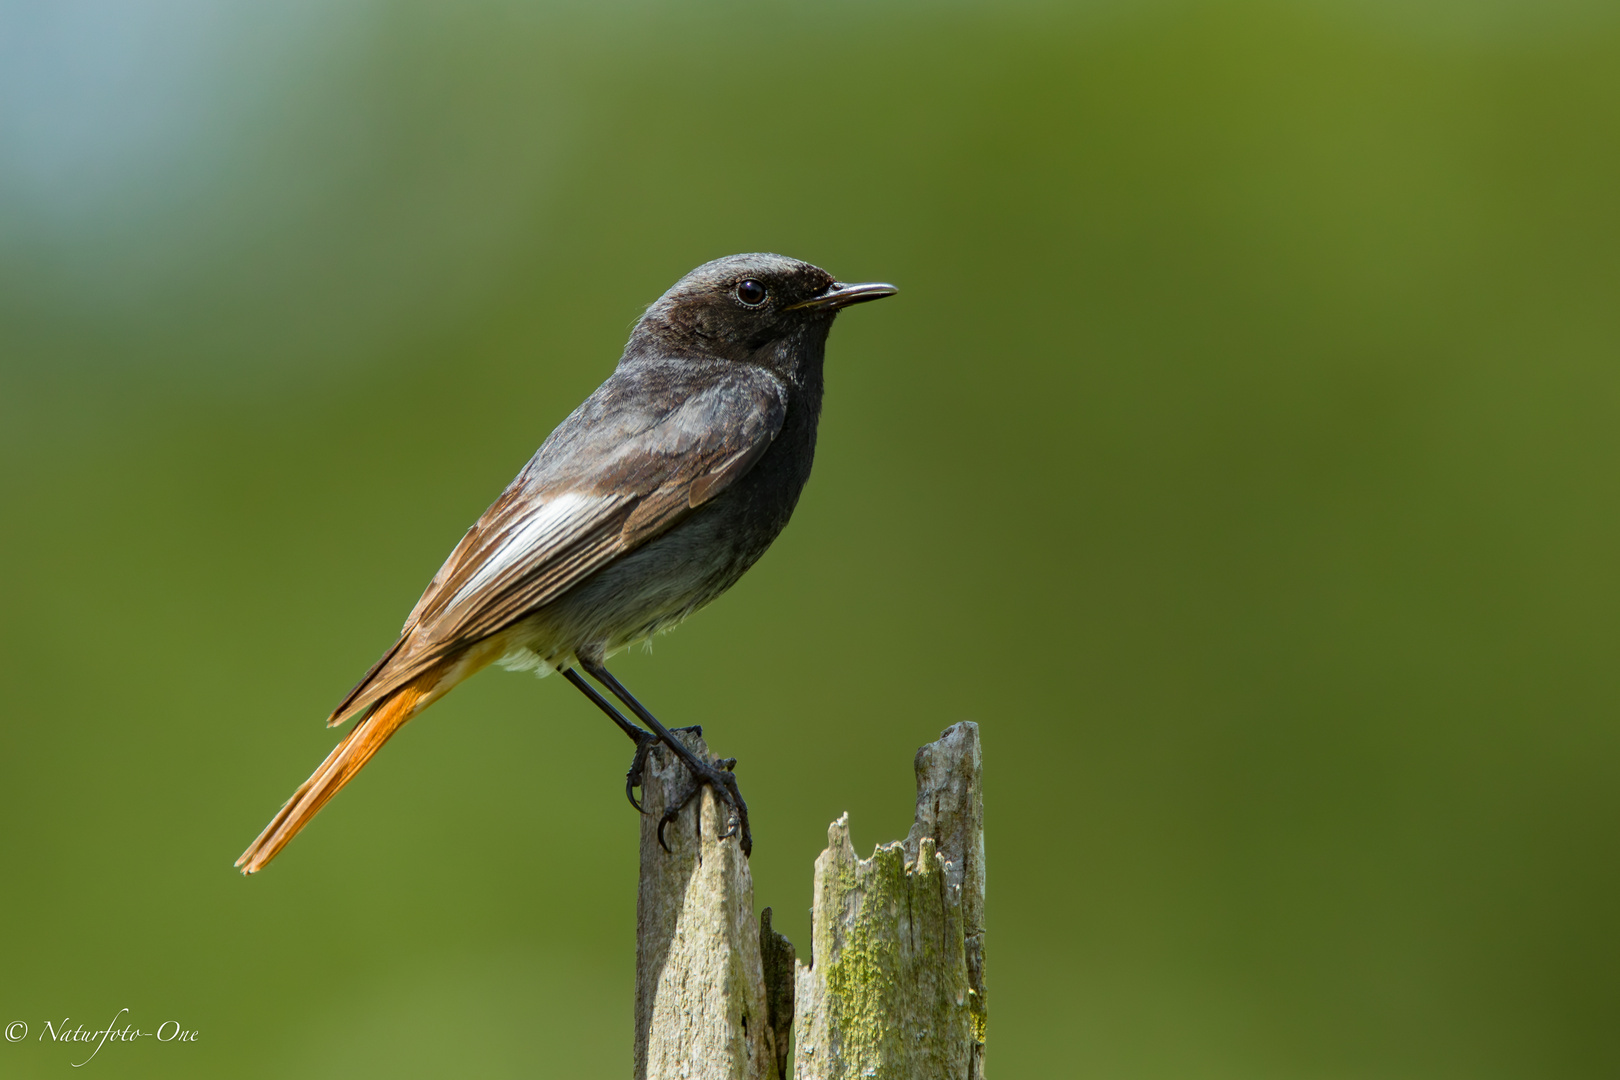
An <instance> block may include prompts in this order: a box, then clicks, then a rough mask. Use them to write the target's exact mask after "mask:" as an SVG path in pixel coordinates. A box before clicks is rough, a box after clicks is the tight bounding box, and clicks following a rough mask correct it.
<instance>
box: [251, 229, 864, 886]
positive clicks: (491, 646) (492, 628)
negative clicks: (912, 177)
mask: <svg viewBox="0 0 1620 1080" xmlns="http://www.w3.org/2000/svg"><path fill="white" fill-rule="evenodd" d="M894 292H895V288H894V286H892V285H884V284H878V283H872V284H865V285H845V284H841V283H840V282H838V281H835V280H833V277H832V275H831V274H829V273H827V272H826V271H825V270H821V269H819V268H817V267H814V266H811V265H810V264H809V263H803V262H799V261H797V260H795V259H788V258H784V257H782V256H780V255H765V254H756V255H733V256H730V257H729V258H725V259H717V260H716V261H714V262H711V263H708V264H706V265H704V266H700V267H698V268H697V269H696V270H694V271H692V272H691V273H690V274H687V275H686V276H685V277H684V278H682V279H681V280H680V281H679V282H677V283H676V284H675V287H674V288H672V289H670V290H669V291H668V292H667V293H665V294H664V295H663V296H661V297H660V298H659V299H658V301H657V302H656V303H654V304H653V305H652V306H651V307H650V308H648V309H647V313H646V314H645V315H643V316H642V317H641V319H640V321H639V322H637V324H636V328H635V330H634V331H632V332H631V334H630V341H629V343H628V344H627V345H626V346H625V349H624V355H623V357H622V358H621V359H620V360H619V366H618V368H617V369H615V371H614V372H613V375H612V376H611V377H610V378H609V379H608V380H607V382H605V383H603V384H602V385H601V386H600V387H598V388H597V390H596V392H595V393H594V394H592V395H591V396H590V397H589V398H587V399H586V400H585V403H584V404H583V405H581V406H580V407H579V408H577V409H575V410H574V412H573V413H572V415H570V416H569V417H568V419H566V420H564V421H563V422H562V423H561V424H560V425H559V426H558V427H557V430H555V431H553V432H552V433H551V436H550V438H548V439H546V441H545V443H544V444H543V445H542V446H541V447H540V449H539V451H538V452H537V453H536V454H535V455H534V458H533V459H532V460H531V461H530V462H529V463H528V465H526V466H524V468H523V471H522V472H520V473H519V474H518V476H517V479H516V480H513V481H512V483H511V484H510V485H509V486H508V487H507V489H506V490H505V491H504V492H502V493H501V497H500V498H499V499H496V500H495V503H494V505H493V506H491V507H490V508H489V509H488V510H486V511H485V512H484V515H483V516H482V517H480V518H479V519H478V523H477V524H475V525H474V526H473V527H472V528H471V529H469V530H467V535H466V536H464V537H462V538H461V543H459V544H457V545H456V548H455V550H454V551H452V552H451V553H450V557H449V558H448V559H446V560H445V563H444V565H443V566H442V567H440V568H439V572H438V573H437V574H435V575H434V576H433V580H432V582H430V583H429V584H428V587H427V591H426V592H424V593H423V594H422V598H421V599H420V600H418V601H417V602H416V607H415V608H414V609H412V611H411V614H410V617H409V618H407V619H406V620H405V628H404V630H403V631H402V632H401V633H400V637H399V640H398V641H396V642H395V643H394V645H393V647H392V648H390V649H389V650H388V651H387V652H386V653H384V654H383V657H382V659H381V660H379V661H377V663H376V664H375V665H374V666H373V667H372V669H371V670H370V671H368V672H366V675H365V677H364V678H362V679H361V680H360V683H359V685H357V686H356V687H355V688H354V689H353V690H351V691H350V692H349V696H348V697H346V698H344V699H343V702H342V703H341V704H340V705H338V707H337V709H336V710H335V711H334V712H333V713H332V715H331V717H330V718H329V720H328V721H327V723H328V725H329V726H332V725H337V724H341V723H343V722H344V721H346V720H349V719H351V718H353V717H355V716H359V717H361V719H360V722H359V723H358V724H357V725H356V726H355V728H354V730H353V731H351V732H350V733H349V734H348V736H347V737H346V738H345V739H344V740H343V741H342V742H340V743H338V745H337V747H336V748H335V749H334V750H333V751H332V752H331V753H330V754H328V755H327V758H326V760H325V761H323V762H321V765H320V767H319V768H318V769H316V770H315V772H314V775H312V776H311V777H310V778H309V779H308V780H306V781H304V783H303V785H302V786H301V787H299V789H298V790H297V791H296V792H294V793H293V797H292V798H291V799H289V800H287V804H286V805H285V806H283V807H282V808H281V812H280V813H278V814H276V816H275V817H274V818H273V819H272V820H271V822H270V824H269V825H267V826H265V829H264V832H262V833H260V834H259V837H258V839H256V840H254V841H253V843H252V844H251V845H249V846H248V849H247V850H246V851H245V852H243V853H242V857H241V858H239V859H237V860H236V865H237V866H239V867H241V869H242V872H243V873H244V874H251V873H254V872H255V871H257V870H259V869H261V868H262V867H263V866H264V865H265V864H266V863H268V862H269V861H270V860H271V859H273V858H274V857H275V855H276V853H277V852H279V851H280V850H281V849H282V848H283V847H285V846H286V844H287V842H288V841H289V840H291V839H292V838H293V837H294V836H295V835H297V833H298V830H299V829H302V828H303V827H304V825H305V824H306V823H307V822H308V821H309V819H310V818H311V817H313V816H314V815H315V813H316V811H318V810H319V809H320V808H321V807H322V806H324V805H325V804H326V801H327V800H328V799H330V798H331V797H332V796H333V795H335V794H337V791H338V789H339V788H341V787H342V786H343V785H344V784H346V783H348V782H349V780H350V779H352V778H353V777H354V775H355V773H357V772H359V771H360V767H361V766H363V765H364V764H365V763H366V762H367V761H369V760H370V759H371V755H373V754H375V753H376V752H377V750H378V748H379V747H381V746H382V744H383V743H385V742H387V741H388V737H389V736H390V735H392V734H393V733H394V732H396V731H398V730H399V728H400V727H401V725H403V724H404V723H405V721H407V720H409V719H410V718H411V717H413V716H415V715H416V714H417V713H419V712H421V711H422V710H423V709H425V708H427V707H428V706H429V705H431V704H432V703H433V702H434V701H436V700H438V699H439V698H440V697H442V696H444V695H445V694H446V693H448V692H449V691H450V689H451V688H452V687H454V686H455V685H456V684H457V683H459V682H461V680H463V679H465V678H467V677H468V676H469V675H472V674H473V673H475V672H477V671H479V670H480V669H482V668H484V667H485V666H487V665H489V664H490V663H499V664H501V665H503V666H505V667H509V668H515V669H520V670H521V669H525V668H536V669H539V670H540V671H541V672H542V673H543V672H547V671H559V672H561V673H562V674H563V676H564V678H566V679H567V680H568V681H569V682H571V683H573V684H574V686H576V687H578V688H579V690H580V691H582V692H583V693H584V694H585V695H586V696H587V697H589V698H590V699H591V701H592V702H594V703H595V704H596V706H597V707H598V708H600V709H601V710H602V711H603V712H605V713H607V714H608V716H610V717H611V718H612V719H613V720H614V721H615V722H616V723H617V724H618V725H619V727H620V728H621V729H623V730H624V732H625V733H626V734H627V735H629V736H630V737H631V738H632V739H634V740H635V742H636V753H635V757H634V759H633V761H632V763H631V767H630V773H629V775H628V777H627V779H626V792H627V793H629V791H630V790H631V789H632V788H633V787H634V786H635V785H637V784H639V783H640V780H641V770H642V765H643V762H644V761H645V759H646V754H647V751H648V750H649V749H650V748H651V747H652V746H653V745H654V744H656V743H657V742H659V741H663V742H664V743H666V744H667V745H668V746H669V748H670V749H671V750H672V751H673V752H674V753H675V754H676V755H677V756H679V757H680V758H681V760H683V761H684V762H685V763H686V765H687V767H688V768H689V769H690V770H691V772H692V775H693V777H694V778H695V780H696V781H698V782H700V783H706V784H709V785H711V786H712V787H713V788H714V790H715V794H716V796H717V797H719V798H720V799H722V800H723V801H724V802H725V803H726V804H727V806H728V808H729V822H728V828H727V830H726V832H725V833H724V834H723V835H726V836H730V835H732V834H733V833H735V832H737V831H739V830H740V831H741V842H742V846H743V850H744V851H745V852H746V851H747V850H749V848H750V847H751V839H750V836H749V830H748V809H747V806H746V805H745V804H744V803H743V800H742V796H741V794H740V793H739V792H738V790H737V781H736V778H735V776H734V775H733V774H732V772H731V768H730V767H731V765H732V764H733V763H732V762H730V761H720V762H709V761H702V760H699V759H698V758H697V756H696V755H694V754H693V753H692V752H691V751H690V750H689V749H687V747H686V746H685V745H684V744H683V743H681V741H680V740H679V739H676V738H674V737H672V736H671V735H670V733H669V731H668V730H667V729H666V728H665V727H664V726H663V725H662V724H660V723H659V722H658V720H657V719H656V718H654V716H653V715H652V713H650V712H648V711H647V709H646V708H645V707H644V706H642V704H641V703H640V702H639V701H637V700H636V699H635V697H633V696H632V695H631V693H630V691H628V690H626V689H625V688H624V685H623V684H622V683H620V682H619V680H618V679H616V678H614V677H613V675H612V674H611V673H609V671H608V670H607V668H606V667H604V666H603V663H604V661H605V660H606V659H607V657H609V656H612V655H613V654H614V653H616V652H618V651H619V650H621V649H623V648H625V647H626V646H628V645H632V644H634V643H636V642H638V641H642V640H645V639H646V638H648V637H651V636H652V635H653V634H656V633H659V632H660V631H662V630H668V629H669V628H671V627H673V626H674V625H675V624H676V623H679V622H680V621H681V620H682V619H684V618H686V617H687V616H688V615H690V614H692V613H693V612H694V611H696V610H697V609H698V608H700V607H702V606H703V605H704V604H707V603H708V602H709V601H710V600H713V599H714V598H715V597H717V596H719V595H720V594H721V593H723V592H725V591H726V590H727V589H728V588H730V587H731V586H732V584H733V583H735V582H736V580H737V579H738V578H739V577H741V576H742V574H743V571H745V570H747V569H748V568H749V567H750V566H752V565H753V564H754V562H755V561H756V560H757V559H758V558H759V557H760V556H761V555H763V554H764V553H765V549H766V548H767V547H769V546H770V544H771V541H772V540H774V539H776V536H777V534H778V533H780V532H781V531H782V528H783V526H785V525H786V524H787V522H788V518H789V516H791V515H792V513H793V507H794V504H795V503H797V502H798V500H799V493H800V492H801V491H802V490H803V489H804V485H805V481H806V480H808V479H809V477H810V465H811V461H812V459H813V458H814V456H815V450H816V422H817V420H818V419H819V418H820V415H821V393H822V370H821V369H822V360H823V357H824V356H825V353H826V345H827V332H828V331H829V330H830V329H831V328H832V323H833V317H834V316H835V315H837V313H838V311H839V310H840V309H842V308H845V307H848V306H849V305H850V304H858V303H861V302H863V301H867V300H876V299H878V298H880V297H884V296H892V295H893V294H894ZM582 671H583V672H584V673H585V674H588V675H590V676H591V678H593V679H595V680H596V681H597V682H598V683H600V684H601V685H602V686H603V687H605V688H606V689H607V691H608V692H609V693H610V694H612V695H613V696H614V697H615V698H617V699H618V700H619V701H620V702H621V703H622V704H623V705H624V706H625V707H626V708H628V709H629V710H630V712H631V713H633V714H634V715H635V716H636V717H638V718H639V719H640V720H641V721H642V722H643V723H645V724H646V725H647V726H648V727H650V728H651V729H652V730H651V731H646V730H643V729H642V728H640V727H638V726H637V725H636V724H634V723H632V722H631V721H629V720H627V719H626V718H625V717H624V716H623V715H622V714H621V713H620V712H619V710H618V709H617V708H615V707H614V706H613V704H611V703H610V702H609V701H608V700H607V698H605V697H603V696H602V694H601V693H599V692H598V691H597V689H596V688H595V687H594V686H592V685H591V684H590V683H589V682H587V681H586V679H585V677H584V675H582V674H581V672H582ZM694 790H697V788H696V787H694ZM634 801H635V800H634V798H633V797H632V798H631V802H632V803H634ZM666 820H668V817H667V816H666ZM661 834H662V825H660V835H661Z"/></svg>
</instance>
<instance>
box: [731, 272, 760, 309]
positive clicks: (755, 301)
mask: <svg viewBox="0 0 1620 1080" xmlns="http://www.w3.org/2000/svg"><path fill="white" fill-rule="evenodd" d="M765 295H766V290H765V286H763V285H761V284H760V283H759V282H757V281H755V280H754V279H753V278H749V279H748V280H747V281H744V282H742V283H741V284H740V285H738V286H737V299H738V300H741V301H742V302H743V304H744V305H746V306H747V307H759V305H761V304H763V303H764V302H765Z"/></svg>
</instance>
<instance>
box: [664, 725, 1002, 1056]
mask: <svg viewBox="0 0 1620 1080" xmlns="http://www.w3.org/2000/svg"><path fill="white" fill-rule="evenodd" d="M692 745H693V749H695V750H696V751H697V752H698V753H707V750H706V749H705V748H704V747H703V745H702V742H701V740H697V741H695V742H693V743H692ZM916 769H917V812H916V818H915V820H914V822H913V824H912V827H911V832H910V834H909V835H908V836H907V837H906V839H905V840H904V841H896V842H894V843H890V844H880V845H878V847H877V850H876V851H874V852H873V855H872V858H870V859H861V858H859V857H858V856H857V855H856V853H855V849H854V846H853V844H852V843H851V842H850V837H849V815H847V814H846V815H844V816H843V817H841V818H839V819H838V820H837V821H835V822H833V824H832V826H831V827H830V828H829V829H828V831H827V849H826V850H825V851H823V852H822V853H821V855H820V857H819V858H817V859H816V868H815V891H814V904H813V906H812V909H811V913H812V917H813V930H812V933H813V936H814V950H813V956H812V962H811V963H810V964H808V965H806V964H803V963H796V962H795V959H794V950H793V946H792V944H791V943H789V942H788V941H787V939H786V938H784V937H782V936H781V935H780V934H777V933H775V932H774V931H772V930H771V928H770V909H768V908H767V909H766V910H765V912H764V913H763V916H762V924H760V925H756V924H755V923H754V921H753V881H752V879H751V878H750V876H749V873H748V861H747V859H745V858H743V856H742V853H741V851H740V850H738V846H737V841H736V839H735V838H733V839H730V840H726V841H721V842H719V843H716V841H715V839H714V838H715V836H716V835H717V830H718V828H719V827H721V825H722V823H723V821H724V817H723V814H722V813H721V812H720V811H719V810H717V804H716V803H715V800H714V796H713V794H712V793H711V792H709V791H708V790H707V789H705V791H704V793H703V797H702V799H701V802H700V801H699V800H694V801H693V803H692V804H691V805H689V806H688V807H687V808H686V809H685V810H683V811H682V813H681V816H680V818H679V819H678V820H677V821H676V822H675V823H673V824H671V825H670V826H669V828H668V829H666V831H665V836H666V838H667V839H668V840H669V842H670V847H671V848H673V849H674V854H672V855H671V854H666V853H665V852H664V851H663V850H662V849H661V848H659V846H658V839H657V822H658V816H659V815H660V814H662V812H663V807H664V806H666V805H669V802H670V801H671V800H672V799H675V798H678V797H679V793H680V792H681V791H682V790H683V789H684V785H685V784H686V782H687V780H686V775H685V771H684V769H683V768H682V767H681V766H680V765H679V764H678V763H676V762H675V761H674V759H673V756H671V755H667V754H663V753H654V755H653V756H652V758H651V759H650V761H649V769H648V773H647V777H648V779H647V784H646V786H645V787H644V789H643V794H644V795H645V797H646V798H645V802H646V804H647V809H648V810H649V811H651V812H652V816H651V817H649V818H647V819H645V820H644V822H643V825H642V833H641V893H640V897H639V900H638V904H637V930H638V943H637V956H636V960H637V968H636V1042H635V1048H636V1049H635V1064H636V1073H635V1075H636V1078H637V1080H664V1078H675V1077H680V1078H685V1080H709V1078H715V1080H720V1078H726V1080H729V1078H733V1077H736V1078H746V1080H756V1078H758V1080H779V1078H780V1077H782V1076H783V1075H784V1074H785V1062H786V1054H787V1046H786V1043H787V1036H788V1031H789V1028H790V1027H791V1030H792V1034H793V1043H794V1052H793V1057H794V1064H793V1074H792V1075H793V1076H794V1078H795V1080H854V1078H857V1077H859V1078H866V1077H873V1078H878V1080H939V1078H951V1080H956V1078H961V1080H983V1078H984V1037H985V1023H986V1015H987V1013H986V1008H985V988H984V801H983V795H982V791H981V788H980V754H979V729H978V726H977V725H976V724H972V723H961V724H957V725H955V726H954V727H951V728H948V729H946V730H945V731H944V732H943V733H942V734H941V736H940V738H939V741H937V742H933V743H930V744H928V745H927V746H925V747H923V748H922V749H921V750H919V751H918V752H917V759H916ZM700 821H701V823H702V841H701V844H700V843H699V835H698V824H699V822H700Z"/></svg>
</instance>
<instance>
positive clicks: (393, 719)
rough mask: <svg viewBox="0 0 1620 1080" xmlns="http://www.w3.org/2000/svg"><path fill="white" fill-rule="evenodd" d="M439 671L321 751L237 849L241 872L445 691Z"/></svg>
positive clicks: (259, 861)
mask: <svg viewBox="0 0 1620 1080" xmlns="http://www.w3.org/2000/svg"><path fill="white" fill-rule="evenodd" d="M445 674H446V672H445V671H444V669H443V668H442V667H438V666H435V667H434V668H432V669H430V670H428V671H425V672H423V673H422V674H421V675H419V676H417V677H416V678H415V679H412V680H411V681H410V682H408V683H406V684H405V685H404V686H402V687H400V688H399V689H398V690H395V691H394V692H393V693H392V694H390V695H388V696H387V697H386V698H384V699H383V700H382V701H381V702H379V703H378V705H377V706H376V708H374V709H373V710H372V711H371V713H370V715H368V716H367V717H366V718H365V719H364V720H362V721H361V722H360V723H359V724H358V725H356V727H355V729H354V730H353V731H351V732H349V734H348V735H347V736H346V737H345V738H344V740H343V741H342V742H340V743H338V744H337V746H336V747H335V748H334V749H333V750H332V752H331V753H330V754H328V755H326V760H325V761H323V762H321V764H320V768H318V769H316V770H315V772H314V773H313V774H312V775H311V776H310V778H309V779H308V780H305V781H304V782H303V784H302V785H300V786H299V788H298V790H297V791H295V792H293V797H292V798H290V799H288V800H287V804H286V805H285V806H283V807H282V808H281V812H280V813H278V814H276V816H275V817H274V818H272V819H271V821H270V824H268V825H266V826H265V827H264V832H262V833H260V834H259V838H258V839H257V840H255V841H253V843H251V844H249V845H248V849H247V850H246V851H244V852H242V857H241V858H239V859H237V860H236V865H237V866H238V867H240V868H241V870H242V873H244V874H252V873H256V872H258V871H259V870H261V869H263V868H264V865H265V864H266V863H268V862H269V861H270V860H271V859H273V858H275V857H276V853H277V852H279V851H280V850H281V849H282V848H284V847H286V846H287V842H288V841H290V840H291V839H292V838H293V837H295V836H297V835H298V830H299V829H302V828H303V827H304V826H305V825H306V824H308V823H309V819H310V818H312V817H314V816H315V813H316V811H318V810H320V808H321V807H323V806H325V805H326V801H327V800H328V799H330V798H331V797H332V796H333V795H336V794H337V793H338V790H339V789H340V788H342V787H343V785H344V784H347V783H348V782H349V781H350V780H352V779H354V774H355V773H357V772H359V771H360V767H361V766H362V765H364V764H365V763H366V762H368V761H370V760H371V755H372V754H375V753H376V752H377V751H378V750H380V749H381V748H382V744H383V743H385V742H387V741H388V739H389V736H391V735H393V734H394V732H396V731H398V730H399V729H400V728H401V727H403V726H404V725H405V721H407V720H409V719H410V718H411V717H413V716H415V715H416V714H417V713H419V712H421V711H422V710H423V709H424V708H426V707H427V705H428V704H430V703H431V702H432V701H433V700H434V699H436V698H438V697H439V696H440V694H441V693H442V692H443V690H445V689H448V687H440V685H439V684H440V682H441V681H442V680H443V678H444V675H445Z"/></svg>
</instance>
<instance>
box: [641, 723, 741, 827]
mask: <svg viewBox="0 0 1620 1080" xmlns="http://www.w3.org/2000/svg"><path fill="white" fill-rule="evenodd" d="M676 730H677V731H681V730H687V729H683V728H676ZM736 767H737V759H736V758H720V759H719V760H717V761H714V762H713V763H711V764H708V765H704V764H701V763H699V764H698V765H695V766H694V765H692V764H691V763H690V762H689V763H687V767H686V768H687V775H688V776H689V777H690V778H691V785H690V786H689V787H688V788H687V789H686V791H684V792H683V793H682V794H681V795H680V796H679V797H678V798H675V799H672V800H671V801H670V805H669V806H668V808H666V809H665V810H664V816H663V817H662V818H660V819H659V821H658V844H659V846H660V847H662V848H663V849H664V850H665V851H669V843H668V841H666V840H665V839H664V827H665V826H667V825H668V824H669V823H670V822H672V821H674V820H675V819H676V818H678V817H680V814H681V811H682V810H684V809H685V808H686V804H687V803H689V802H691V801H692V800H693V799H694V798H696V797H697V795H698V793H699V792H701V791H702V790H703V787H704V785H705V784H707V785H708V786H709V787H712V788H713V789H714V797H715V798H717V799H719V800H720V801H721V802H723V803H725V804H726V828H725V831H724V832H722V833H721V834H720V835H719V836H717V837H715V839H717V840H725V839H727V838H729V837H732V836H735V837H737V838H738V843H739V844H740V845H741V846H742V853H743V855H745V856H747V855H751V854H753V851H754V834H753V833H752V832H751V831H750V830H749V828H748V804H747V803H745V802H743V797H742V792H741V791H739V790H737V774H736V773H735V772H734V771H733V770H734V769H736Z"/></svg>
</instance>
